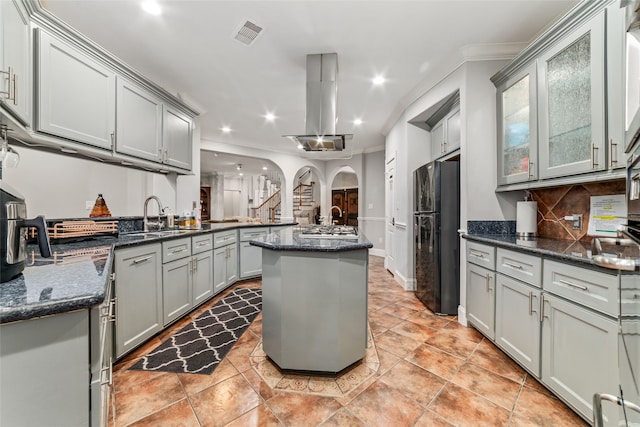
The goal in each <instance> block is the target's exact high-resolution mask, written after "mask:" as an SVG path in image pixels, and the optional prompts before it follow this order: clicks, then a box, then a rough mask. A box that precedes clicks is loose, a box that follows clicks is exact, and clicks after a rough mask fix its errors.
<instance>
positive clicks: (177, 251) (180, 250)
mask: <svg viewBox="0 0 640 427" xmlns="http://www.w3.org/2000/svg"><path fill="white" fill-rule="evenodd" d="M186 250H187V248H180V249H175V250H173V251H171V253H172V254H179V253H180V252H184V251H186Z"/></svg>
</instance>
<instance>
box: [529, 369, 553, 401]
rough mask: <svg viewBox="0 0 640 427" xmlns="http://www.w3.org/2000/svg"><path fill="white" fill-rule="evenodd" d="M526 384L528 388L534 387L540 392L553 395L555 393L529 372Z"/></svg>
mask: <svg viewBox="0 0 640 427" xmlns="http://www.w3.org/2000/svg"><path fill="white" fill-rule="evenodd" d="M524 386H525V387H527V388H530V389H533V390H535V391H537V392H539V393H544V394H547V395H549V396H553V393H551V391H549V389H548V388H546V387H545V386H543V385H542V384H540V382H538V380H536V379H535V378H534V377H532V376H531V374H527V378H526V379H525V380H524Z"/></svg>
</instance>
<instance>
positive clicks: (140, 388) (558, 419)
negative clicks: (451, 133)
mask: <svg viewBox="0 0 640 427" xmlns="http://www.w3.org/2000/svg"><path fill="white" fill-rule="evenodd" d="M239 286H242V287H256V286H260V281H259V280H257V281H256V280H253V281H244V282H241V283H239V284H237V285H235V287H239ZM222 296H223V295H220V296H218V297H216V298H215V299H214V300H213V301H211V302H210V303H207V304H206V306H205V307H201V308H200V309H198V310H196V311H195V312H194V313H192V314H191V316H187V317H186V318H185V319H183V321H181V322H178V324H176V325H174V326H173V327H172V328H170V329H169V330H167V331H164V332H163V333H161V334H159V335H158V336H156V337H154V338H153V339H152V340H150V341H149V342H148V343H147V344H145V345H143V346H142V347H141V348H139V349H138V350H136V351H135V352H134V353H133V354H131V355H129V356H127V357H126V358H125V359H123V360H122V361H120V362H119V363H118V364H117V365H116V366H115V367H114V371H115V373H114V396H113V400H112V405H111V418H110V421H111V425H112V426H117V427H124V426H136V427H137V426H185V427H188V426H239V427H240V426H241V427H245V426H304V427H308V426H327V427H328V426H384V427H390V426H393V427H402V426H416V427H421V426H452V425H457V426H553V427H556V426H586V425H587V424H586V423H585V422H584V421H583V420H582V419H581V418H579V417H578V416H577V415H576V414H575V413H573V412H572V411H571V410H570V409H569V408H568V407H567V406H565V405H564V404H563V403H562V402H561V401H559V400H558V399H556V398H555V397H553V395H552V394H551V393H550V392H549V391H547V390H546V389H545V388H544V387H542V386H541V385H540V384H539V383H538V382H536V381H535V379H533V378H532V377H531V376H530V375H529V374H527V373H526V372H525V371H524V370H522V369H521V368H520V367H519V366H518V365H517V364H515V363H514V362H512V361H511V360H510V359H509V358H508V357H507V356H505V355H504V354H503V353H502V352H501V351H500V350H499V349H497V348H496V347H495V346H494V345H493V344H492V343H491V342H489V341H488V340H487V339H485V338H483V336H482V335H480V334H479V333H477V332H476V331H475V330H473V329H471V328H465V327H463V326H461V325H460V324H458V323H457V321H456V320H457V319H456V318H455V317H453V316H449V317H442V316H436V315H434V314H433V313H432V312H431V311H429V310H428V309H425V307H424V306H423V305H422V304H421V303H420V302H419V301H418V300H417V299H416V298H415V297H414V295H413V293H412V292H406V291H404V290H403V289H402V287H401V286H400V285H398V284H397V283H396V282H395V281H394V279H393V277H392V276H391V274H389V272H387V271H386V270H385V269H384V266H383V259H382V258H379V257H370V265H369V325H370V332H371V335H372V337H373V341H374V343H375V345H374V346H373V347H372V349H370V350H369V351H368V352H367V357H366V358H365V359H366V360H365V361H363V362H362V363H361V364H360V365H359V366H356V367H354V375H352V376H351V377H354V378H355V377H356V375H355V370H356V369H360V370H361V371H362V370H366V373H365V374H363V375H362V376H361V377H359V378H356V380H357V384H355V385H353V384H352V386H351V387H347V388H344V389H340V390H338V392H335V391H336V389H335V386H332V387H333V389H332V390H333V392H328V393H324V392H322V390H321V389H320V388H321V385H320V386H319V385H318V384H319V383H318V381H316V382H314V381H313V378H312V379H311V380H309V378H308V377H307V378H306V380H300V378H298V377H296V376H284V375H281V376H280V377H279V378H278V381H275V380H274V381H270V378H269V377H268V376H267V377H265V374H264V371H260V369H259V368H257V366H258V365H260V363H261V362H263V361H264V360H263V359H260V357H262V355H261V354H260V337H261V327H262V323H261V317H260V316H258V318H256V320H255V321H254V322H253V324H252V325H251V326H250V328H249V329H248V330H247V332H245V334H244V335H243V336H242V338H241V339H240V340H239V341H238V342H237V343H236V344H235V346H234V347H233V348H232V350H231V351H230V352H229V354H228V355H227V357H226V358H225V359H224V360H223V361H222V363H221V364H220V365H219V366H218V368H217V369H216V370H215V371H214V372H213V373H212V374H211V375H195V374H172V373H158V372H144V371H130V370H128V369H127V368H128V367H129V366H131V365H132V364H133V363H135V361H136V360H137V359H138V358H139V357H140V356H141V355H144V354H146V353H147V352H148V351H150V350H151V349H153V348H154V347H156V346H157V345H159V344H160V343H161V342H162V341H164V339H166V338H167V337H168V336H170V335H171V334H172V333H173V332H174V331H176V330H178V329H180V328H182V327H183V326H184V325H185V324H186V323H188V322H189V321H190V320H191V318H193V317H196V316H198V315H199V314H200V313H201V312H202V310H204V309H206V308H207V307H209V306H210V305H212V304H214V303H215V302H216V301H217V300H219V299H220V298H221V297H222ZM372 353H375V354H372ZM256 357H257V358H256ZM371 362H375V363H371ZM260 366H262V365H260ZM371 368H374V370H373V371H371V372H369V371H368V370H369V369H371ZM278 374H279V373H277V372H276V373H275V374H274V375H278ZM280 374H281V373H280ZM283 380H284V382H282V381H283ZM336 383H338V387H340V384H343V383H340V381H336ZM278 384H280V386H278ZM283 384H284V385H283ZM318 387H320V388H318ZM319 390H320V391H319Z"/></svg>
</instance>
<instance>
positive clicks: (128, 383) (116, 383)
mask: <svg viewBox="0 0 640 427" xmlns="http://www.w3.org/2000/svg"><path fill="white" fill-rule="evenodd" d="M133 362H135V361H132V363H129V364H128V366H131V365H133V364H134V363H133ZM163 375H167V374H166V372H153V371H139V370H129V369H128V368H127V369H120V370H118V371H117V372H114V373H113V389H114V391H115V392H116V393H121V392H124V391H127V390H130V389H131V388H133V387H138V386H139V385H140V384H143V383H146V382H147V381H151V380H152V379H154V378H158V377H161V376H163Z"/></svg>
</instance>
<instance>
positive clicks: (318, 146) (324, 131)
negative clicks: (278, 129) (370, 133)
mask: <svg viewBox="0 0 640 427" xmlns="http://www.w3.org/2000/svg"><path fill="white" fill-rule="evenodd" d="M337 104H338V54H336V53H321V54H313V55H307V112H306V134H305V135H286V136H288V137H289V138H291V139H293V140H294V141H296V142H297V143H298V144H300V145H301V146H302V148H303V149H304V150H305V151H342V150H344V149H345V147H346V141H347V140H349V139H351V138H353V135H350V134H336V125H337V122H338V114H337Z"/></svg>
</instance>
